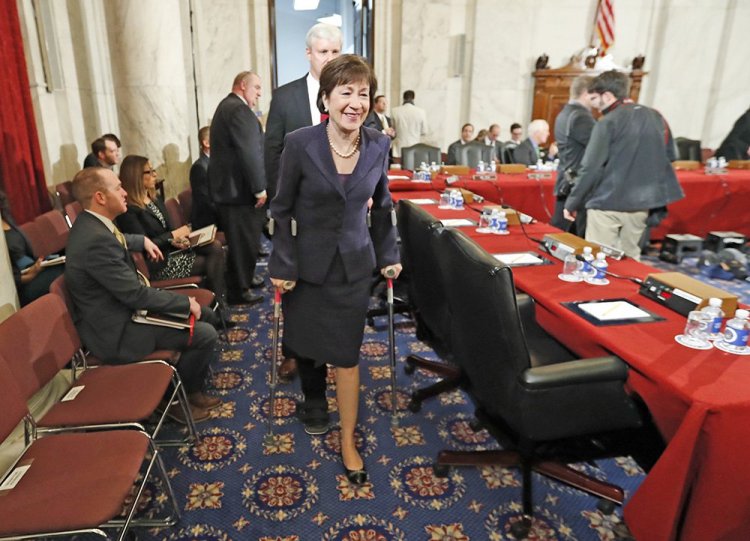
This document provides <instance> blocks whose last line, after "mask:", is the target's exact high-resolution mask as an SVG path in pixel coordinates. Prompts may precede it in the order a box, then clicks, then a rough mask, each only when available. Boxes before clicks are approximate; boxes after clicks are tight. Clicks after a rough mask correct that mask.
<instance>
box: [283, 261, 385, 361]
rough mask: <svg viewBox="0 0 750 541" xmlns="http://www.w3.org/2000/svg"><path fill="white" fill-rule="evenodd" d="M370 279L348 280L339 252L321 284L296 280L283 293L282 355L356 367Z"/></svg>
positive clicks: (367, 303) (363, 328) (363, 327)
mask: <svg viewBox="0 0 750 541" xmlns="http://www.w3.org/2000/svg"><path fill="white" fill-rule="evenodd" d="M370 282H371V280H370V278H368V277H365V278H363V279H361V280H357V281H354V282H349V281H348V280H347V278H346V272H345V270H344V265H343V262H342V261H341V258H340V257H339V255H338V253H337V254H336V257H335V258H334V260H333V263H332V264H331V268H330V269H329V271H328V273H327V275H326V281H325V283H323V284H311V283H309V282H305V281H302V280H300V281H298V282H297V286H296V287H295V288H294V290H292V291H290V292H289V293H285V294H284V295H282V307H283V309H284V337H283V345H284V354H285V355H286V356H290V357H296V358H306V359H312V360H314V361H315V364H316V365H320V364H323V363H327V364H331V365H334V366H339V367H343V368H347V367H352V366H356V365H357V363H358V362H359V350H360V347H361V346H362V338H363V336H364V332H365V318H366V317H367V308H368V305H369V300H370Z"/></svg>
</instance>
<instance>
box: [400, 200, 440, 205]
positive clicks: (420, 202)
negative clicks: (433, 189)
mask: <svg viewBox="0 0 750 541" xmlns="http://www.w3.org/2000/svg"><path fill="white" fill-rule="evenodd" d="M407 201H411V202H412V203H414V204H415V205H435V204H437V201H435V200H434V199H407Z"/></svg>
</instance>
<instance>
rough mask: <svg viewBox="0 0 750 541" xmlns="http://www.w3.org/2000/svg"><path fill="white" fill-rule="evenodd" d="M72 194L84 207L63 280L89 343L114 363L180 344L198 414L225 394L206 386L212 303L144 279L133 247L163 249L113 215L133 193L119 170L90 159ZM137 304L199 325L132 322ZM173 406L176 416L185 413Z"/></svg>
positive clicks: (183, 372) (183, 373)
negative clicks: (128, 231) (212, 393)
mask: <svg viewBox="0 0 750 541" xmlns="http://www.w3.org/2000/svg"><path fill="white" fill-rule="evenodd" d="M73 194H74V196H75V198H76V200H77V201H78V202H79V203H80V204H81V206H82V207H83V208H84V209H85V211H86V212H83V213H81V215H80V216H78V218H77V219H76V221H75V223H74V224H73V227H72V228H71V230H70V235H69V237H68V245H67V248H66V255H67V260H66V264H65V281H66V284H67V287H68V290H69V291H70V296H71V298H72V301H73V307H74V313H73V319H74V321H75V324H76V328H77V329H78V333H79V334H80V336H81V340H82V342H83V343H84V345H85V346H86V347H87V348H88V349H89V350H90V351H91V352H92V353H93V354H94V355H96V356H97V357H99V358H101V359H102V360H103V361H104V362H109V363H129V362H134V361H137V360H138V359H140V358H142V357H144V356H145V355H148V354H149V353H151V352H152V351H154V350H156V349H174V350H178V351H181V352H182V355H181V357H180V362H179V363H178V365H177V372H178V373H179V374H180V377H181V379H182V382H183V385H185V390H186V392H187V393H188V399H189V400H190V403H191V407H192V410H193V417H194V419H195V420H196V421H198V420H203V419H207V418H208V417H209V414H208V410H209V409H212V408H215V407H217V406H218V405H220V404H221V402H220V401H219V400H218V399H216V398H213V397H209V396H207V395H205V394H204V393H203V386H204V381H205V378H206V373H207V371H208V366H209V364H210V362H211V359H212V358H213V356H214V346H215V345H216V340H217V335H216V330H215V329H214V328H213V327H212V326H211V325H209V324H208V323H204V322H203V321H198V320H199V319H201V318H203V317H207V309H203V310H201V307H200V306H199V305H198V303H197V302H196V301H195V299H194V298H193V297H187V296H184V295H178V294H176V293H172V292H170V291H161V290H158V289H154V288H152V287H148V286H147V285H144V284H143V283H142V281H141V280H140V279H139V276H138V273H137V271H136V269H135V265H134V263H133V261H132V259H131V257H130V254H129V253H128V249H131V250H136V251H140V250H144V251H146V253H147V254H148V255H149V257H152V258H160V257H163V256H162V253H161V252H160V251H159V249H158V248H157V247H156V245H155V244H154V243H153V242H151V241H150V240H149V239H148V238H146V237H144V236H142V235H123V233H121V232H120V230H119V229H117V228H116V227H115V225H114V222H113V220H114V219H115V218H116V217H117V216H118V215H120V214H122V213H123V212H125V210H126V204H125V197H126V196H127V193H126V192H125V190H123V189H122V184H121V183H120V180H119V179H118V178H117V176H116V175H115V174H114V173H113V172H112V171H110V170H108V169H105V168H102V167H89V168H86V169H84V170H82V171H80V172H79V173H78V174H76V176H75V178H74V179H73ZM137 310H147V311H150V312H153V313H158V314H170V315H174V316H177V317H183V318H188V317H189V316H190V315H193V316H195V319H196V322H195V326H194V328H193V330H192V332H191V331H188V330H187V329H170V328H167V327H160V326H155V325H144V324H139V323H134V322H133V321H132V320H131V317H132V315H133V313H134V312H135V311H137ZM180 415H181V414H179V413H177V412H175V413H173V414H172V416H173V417H174V418H176V419H177V420H182V421H183V422H184V418H181V417H180Z"/></svg>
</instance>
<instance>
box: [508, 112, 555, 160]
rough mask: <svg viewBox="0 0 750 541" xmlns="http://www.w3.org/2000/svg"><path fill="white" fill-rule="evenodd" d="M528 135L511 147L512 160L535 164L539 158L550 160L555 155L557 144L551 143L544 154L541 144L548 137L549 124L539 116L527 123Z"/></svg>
mask: <svg viewBox="0 0 750 541" xmlns="http://www.w3.org/2000/svg"><path fill="white" fill-rule="evenodd" d="M528 133H529V136H528V137H527V138H526V139H524V140H523V141H522V142H521V144H520V145H518V146H517V147H516V148H514V149H513V151H512V152H513V162H514V163H525V164H526V165H536V163H537V162H538V161H539V160H542V161H545V160H548V161H552V160H554V159H555V158H556V157H557V145H555V144H554V143H552V145H550V149H549V152H548V153H547V154H546V155H545V154H544V153H543V150H542V148H541V145H543V144H544V143H546V142H547V139H549V124H547V121H546V120H544V119H541V118H538V119H536V120H532V121H531V123H530V124H529V130H528Z"/></svg>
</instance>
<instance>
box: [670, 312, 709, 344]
mask: <svg viewBox="0 0 750 541" xmlns="http://www.w3.org/2000/svg"><path fill="white" fill-rule="evenodd" d="M712 322H713V317H711V315H710V314H707V313H706V312H701V311H700V310H693V311H692V312H690V313H689V314H688V317H687V321H686V322H685V330H684V331H683V332H682V334H678V335H677V336H675V337H674V339H675V340H676V341H677V343H679V344H682V345H683V346H687V347H689V348H693V349H711V348H712V347H713V345H712V344H711V342H709V341H708V337H709V336H710V335H711V323H712Z"/></svg>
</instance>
